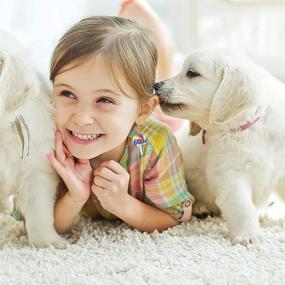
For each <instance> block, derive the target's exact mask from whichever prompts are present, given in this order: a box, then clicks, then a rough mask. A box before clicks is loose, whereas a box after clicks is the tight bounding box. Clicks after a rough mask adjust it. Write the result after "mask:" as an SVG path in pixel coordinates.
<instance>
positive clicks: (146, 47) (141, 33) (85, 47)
mask: <svg viewBox="0 0 285 285" xmlns="http://www.w3.org/2000/svg"><path fill="white" fill-rule="evenodd" d="M94 55H95V56H97V55H100V56H102V58H103V60H104V61H105V64H106V67H107V69H108V72H109V75H110V78H111V79H113V80H114V81H115V83H116V85H117V86H118V87H119V88H120V90H121V91H123V90H122V86H121V85H120V82H119V80H118V78H119V77H118V76H117V75H116V71H117V72H118V69H116V68H119V72H120V73H122V74H123V76H124V78H125V79H126V81H127V83H128V84H129V86H130V87H131V88H132V89H133V90H134V91H135V92H136V94H137V95H138V96H139V98H148V97H149V96H151V95H153V87H154V83H155V74H156V65H157V51H156V48H155V45H154V43H153V42H152V39H151V36H150V34H149V32H148V31H146V30H144V28H142V27H141V26H139V25H138V24H137V23H136V22H134V21H132V20H129V19H125V18H121V17H112V16H95V17H89V18H85V19H83V20H81V21H79V22H78V23H77V24H75V25H74V26H73V27H71V28H70V29H69V30H68V31H67V32H66V33H65V34H64V35H63V36H62V38H61V39H60V40H59V43H58V44H57V46H56V48H55V50H54V52H53V55H52V59H51V67H50V80H51V81H52V82H54V80H55V77H56V76H57V75H58V74H59V73H61V72H63V69H64V67H66V66H67V65H69V64H71V63H77V62H78V60H85V59H88V58H89V57H90V56H94ZM71 68H72V67H71Z"/></svg>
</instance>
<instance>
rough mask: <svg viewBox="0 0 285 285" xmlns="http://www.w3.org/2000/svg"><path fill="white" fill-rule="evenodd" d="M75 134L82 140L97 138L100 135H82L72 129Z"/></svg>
mask: <svg viewBox="0 0 285 285" xmlns="http://www.w3.org/2000/svg"><path fill="white" fill-rule="evenodd" d="M71 132H72V134H73V136H75V137H76V138H79V139H81V140H95V139H96V138H97V137H98V136H99V135H81V134H79V133H76V132H73V131H71Z"/></svg>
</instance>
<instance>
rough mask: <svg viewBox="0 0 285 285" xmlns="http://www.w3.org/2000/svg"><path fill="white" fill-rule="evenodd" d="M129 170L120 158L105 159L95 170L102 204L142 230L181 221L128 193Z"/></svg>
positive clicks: (97, 195) (95, 182)
mask: <svg viewBox="0 0 285 285" xmlns="http://www.w3.org/2000/svg"><path fill="white" fill-rule="evenodd" d="M128 186H129V174H128V172H126V170H125V169H124V168H123V167H122V166H121V165H120V164H119V163H117V162H116V161H105V162H103V163H102V164H101V166H100V167H98V168H97V169H96V170H95V171H94V184H93V185H92V187H91V190H92V191H93V193H94V194H95V196H96V197H97V198H98V200H99V201H100V203H101V205H102V207H103V208H104V209H105V210H107V211H109V212H110V213H112V214H114V215H115V216H117V217H118V218H120V219H122V220H123V221H124V222H126V223H127V224H129V225H130V226H132V227H134V228H136V229H139V230H141V231H146V232H153V231H154V230H158V231H163V230H166V229H168V228H169V227H173V226H175V225H177V223H178V222H177V221H176V220H175V219H174V218H172V217H171V216H170V215H169V214H167V213H166V212H164V211H162V210H160V209H158V208H154V207H152V206H150V205H147V204H145V203H143V202H141V201H139V200H137V199H136V198H134V197H132V196H131V195H129V194H128Z"/></svg>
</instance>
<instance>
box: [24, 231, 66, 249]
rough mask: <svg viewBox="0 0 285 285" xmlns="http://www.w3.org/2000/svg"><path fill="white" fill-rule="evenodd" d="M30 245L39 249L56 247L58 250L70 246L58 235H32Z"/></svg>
mask: <svg viewBox="0 0 285 285" xmlns="http://www.w3.org/2000/svg"><path fill="white" fill-rule="evenodd" d="M29 243H30V244H31V245H33V246H35V247H37V248H44V247H49V246H54V247H55V248H58V249H64V248H66V247H67V245H68V242H67V241H66V240H65V239H63V238H62V237H61V236H60V235H58V234H57V233H49V234H45V235H36V236H33V235H32V236H30V237H29Z"/></svg>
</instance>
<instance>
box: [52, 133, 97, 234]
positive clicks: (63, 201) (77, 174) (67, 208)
mask: <svg viewBox="0 0 285 285" xmlns="http://www.w3.org/2000/svg"><path fill="white" fill-rule="evenodd" d="M48 158H49V160H50V162H51V164H52V166H53V168H54V169H55V170H56V171H57V173H58V174H59V175H60V176H61V178H62V180H63V181H64V183H65V185H66V187H67V190H68V191H67V192H66V193H65V194H64V195H63V196H62V197H60V198H59V199H58V200H57V202H56V204H55V209H54V226H55V229H56V231H57V232H58V233H64V232H66V231H68V230H69V228H70V226H71V225H72V223H73V222H74V220H75V218H76V216H77V215H78V214H79V212H80V210H81V209H82V207H83V206H84V204H85V203H86V202H87V200H88V198H89V196H90V191H91V189H90V188H91V174H92V170H91V166H90V163H89V160H86V159H75V158H74V157H73V156H72V154H71V153H70V152H69V151H68V150H67V148H66V147H65V146H64V144H63V141H62V135H61V133H60V132H57V133H56V142H55V152H52V153H49V154H48Z"/></svg>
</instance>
